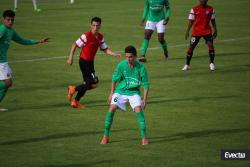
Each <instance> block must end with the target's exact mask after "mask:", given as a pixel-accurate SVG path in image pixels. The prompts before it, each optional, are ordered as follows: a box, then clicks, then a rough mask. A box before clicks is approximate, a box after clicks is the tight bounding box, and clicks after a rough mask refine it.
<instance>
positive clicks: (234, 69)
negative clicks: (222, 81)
mask: <svg viewBox="0 0 250 167" xmlns="http://www.w3.org/2000/svg"><path fill="white" fill-rule="evenodd" d="M249 67H250V65H249V64H243V65H235V66H230V67H229V66H228V67H217V69H216V70H215V71H210V70H209V68H208V66H207V70H201V69H200V68H196V69H191V70H190V71H181V68H180V70H179V72H177V73H172V74H160V75H154V76H152V77H150V79H151V80H153V79H156V80H157V81H158V82H159V81H160V80H165V79H166V78H192V76H207V75H209V76H210V75H216V74H228V73H229V74H230V73H243V74H244V73H245V74H246V72H249V71H250V68H249Z"/></svg>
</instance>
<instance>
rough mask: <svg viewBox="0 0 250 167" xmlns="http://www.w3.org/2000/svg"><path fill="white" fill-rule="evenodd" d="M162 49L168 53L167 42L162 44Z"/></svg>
mask: <svg viewBox="0 0 250 167" xmlns="http://www.w3.org/2000/svg"><path fill="white" fill-rule="evenodd" d="M161 47H162V49H163V51H164V53H166V52H167V51H168V45H167V42H166V41H165V40H164V42H163V43H161Z"/></svg>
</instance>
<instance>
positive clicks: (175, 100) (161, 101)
mask: <svg viewBox="0 0 250 167" xmlns="http://www.w3.org/2000/svg"><path fill="white" fill-rule="evenodd" d="M237 97H239V96H214V97H212V96H210V97H190V98H180V99H168V98H166V97H162V98H154V97H152V98H151V97H150V98H149V99H152V100H149V101H148V104H158V103H164V102H178V101H194V102H199V101H202V100H218V99H229V98H237Z"/></svg>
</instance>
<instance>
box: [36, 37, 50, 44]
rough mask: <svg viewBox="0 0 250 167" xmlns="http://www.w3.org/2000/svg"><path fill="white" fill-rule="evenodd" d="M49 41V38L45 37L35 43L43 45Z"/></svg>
mask: <svg viewBox="0 0 250 167" xmlns="http://www.w3.org/2000/svg"><path fill="white" fill-rule="evenodd" d="M48 41H49V37H46V38H44V39H41V40H38V41H37V43H44V42H48Z"/></svg>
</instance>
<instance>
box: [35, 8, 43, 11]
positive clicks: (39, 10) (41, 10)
mask: <svg viewBox="0 0 250 167" xmlns="http://www.w3.org/2000/svg"><path fill="white" fill-rule="evenodd" d="M34 11H35V12H41V11H42V10H41V9H38V8H37V9H34Z"/></svg>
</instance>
